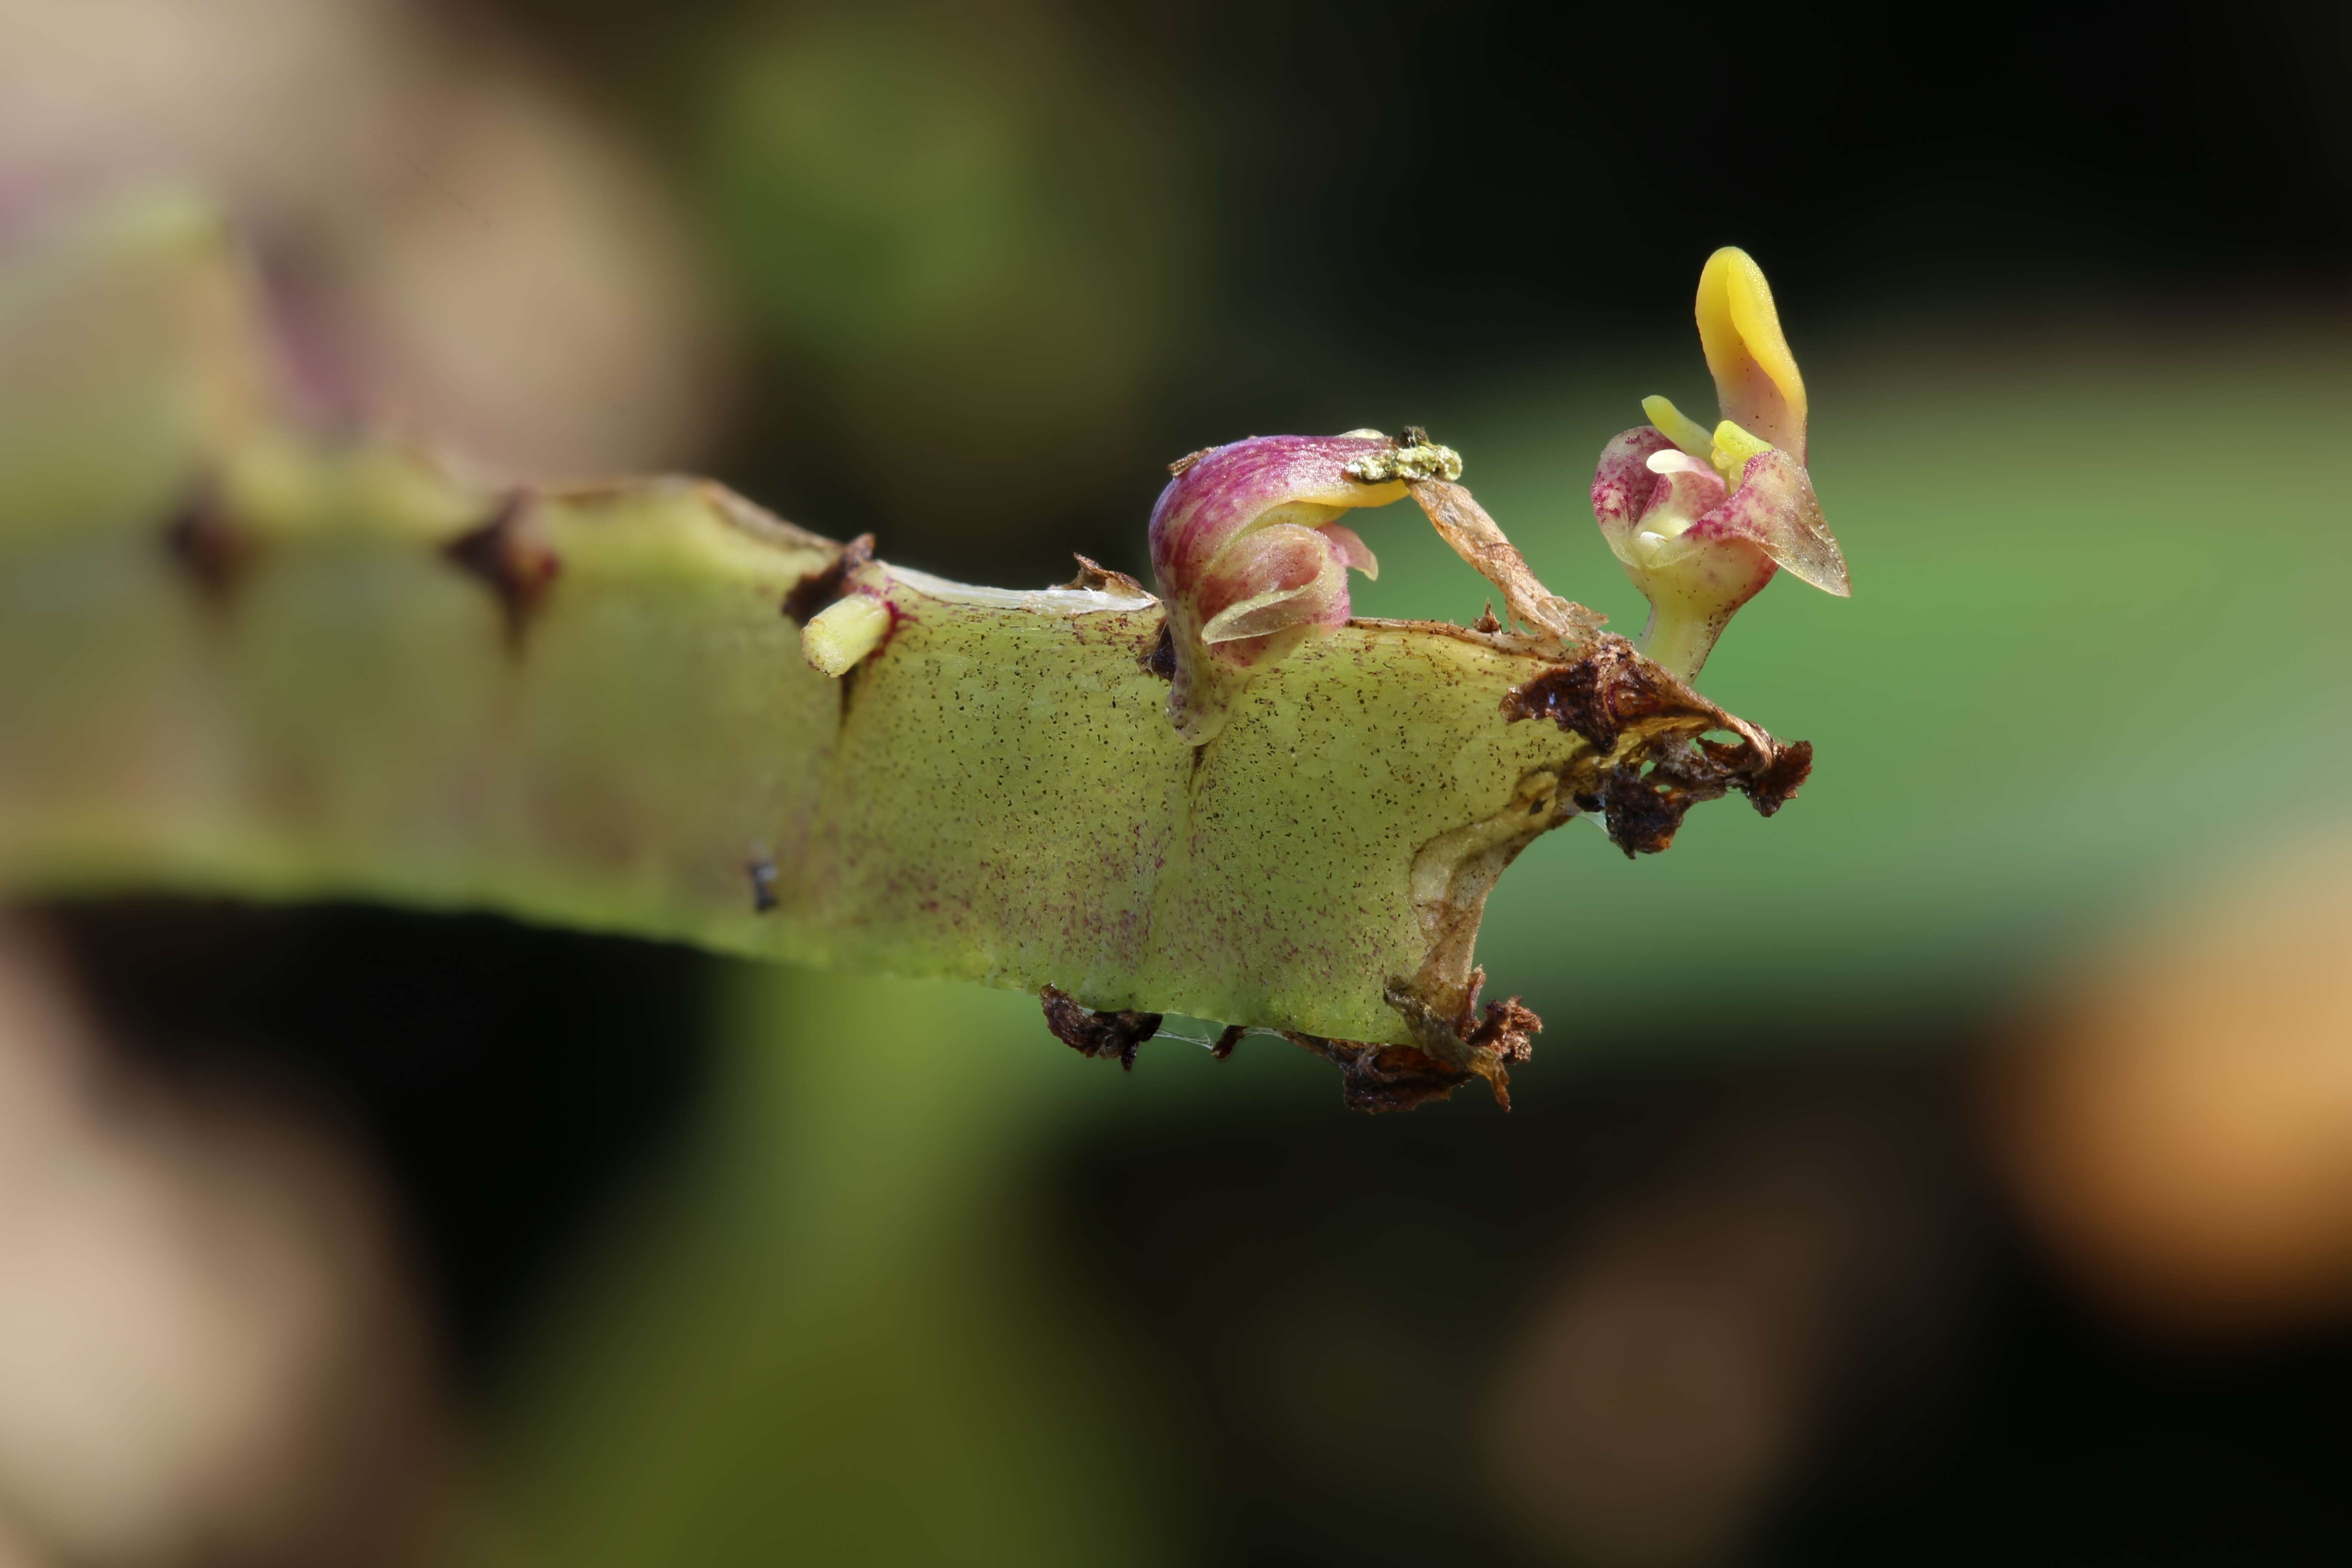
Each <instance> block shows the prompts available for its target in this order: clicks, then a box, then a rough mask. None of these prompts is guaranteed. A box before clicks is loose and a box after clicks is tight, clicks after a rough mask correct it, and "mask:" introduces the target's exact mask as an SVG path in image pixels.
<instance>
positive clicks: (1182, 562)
mask: <svg viewBox="0 0 2352 1568" xmlns="http://www.w3.org/2000/svg"><path fill="white" fill-rule="evenodd" d="M1415 434H1416V435H1417V433H1415ZM1461 468H1462V460H1461V459H1460V458H1457V457H1455V456H1454V454H1453V453H1452V452H1450V451H1448V450H1447V449H1446V448H1444V447H1438V446H1435V445H1434V444H1433V443H1431V442H1428V441H1426V440H1407V441H1402V442H1399V441H1395V440H1391V438H1389V437H1386V436H1382V435H1380V434H1378V433H1377V432H1370V431H1357V432H1352V433H1350V434H1349V435H1346V436H1256V437H1251V438H1250V439H1248V440H1246V441H1236V442H1234V443H1233V444H1232V445H1231V446H1228V447H1214V448H1213V449H1211V450H1209V451H1207V452H1203V453H1201V454H1199V455H1198V456H1196V457H1194V458H1190V459H1187V460H1186V461H1185V462H1183V463H1181V464H1179V465H1178V466H1177V469H1176V476H1175V478H1174V479H1171V481H1170V482H1169V485H1168V488H1167V489H1165V490H1163V491H1161V492H1160V501H1159V504H1158V505H1157V506H1155V507H1153V508H1152V511H1151V569H1152V572H1153V574H1155V575H1156V576H1157V578H1158V579H1159V584H1160V598H1161V600H1162V601H1163V602H1164V604H1165V605H1166V608H1167V614H1168V634H1169V640H1170V645H1171V649H1172V651H1173V653H1174V655H1175V677H1174V681H1173V683H1172V685H1171V687H1170V689H1169V693H1168V716H1169V718H1170V720H1171V721H1173V722H1174V724H1175V726H1176V730H1177V732H1178V733H1179V734H1181V736H1183V738H1184V739H1185V740H1186V741H1187V742H1190V743H1191V744H1192V745H1196V746H1197V745H1201V744H1202V743H1204V742H1207V741H1208V740H1210V739H1211V738H1212V737H1213V736H1214V735H1215V734H1216V733H1217V731H1219V730H1220V729H1222V728H1223V725H1224V721H1225V714H1226V711H1227V710H1228V709H1229V708H1230V707H1231V705H1232V703H1233V701H1234V699H1235V698H1236V697H1238V696H1239V695H1240V693H1241V691H1242V689H1243V688H1244V687H1245V686H1246V685H1248V683H1249V681H1250V679H1251V677H1252V676H1253V675H1254V674H1255V673H1257V672H1259V671H1261V670H1264V669H1265V668H1268V667H1269V666H1271V665H1273V664H1274V663H1276V662H1277V661H1278V660H1280V659H1282V658H1284V657H1286V655H1288V654H1289V653H1290V652H1291V651H1292V650H1293V649H1295V648H1297V647H1298V645H1299V644H1300V643H1302V642H1304V641H1305V640H1306V639H1307V638H1308V637H1315V636H1318V635H1320V634H1322V633H1326V632H1328V631H1329V630H1331V629H1332V628H1333V627H1335V626H1345V625H1346V624H1347V621H1348V610H1349V604H1348V573H1349V570H1350V569H1351V568H1352V569H1353V570H1355V571H1359V572H1361V573H1363V574H1365V575H1366V576H1368V577H1375V576H1378V575H1379V574H1380V563H1379V562H1378V561H1377V560H1375V559H1374V558H1373V555H1372V552H1371V551H1370V548H1369V547H1368V546H1366V544H1365V543H1364V542H1363V540H1362V539H1360V538H1359V537H1358V536H1357V534H1356V531H1354V530H1353V529H1351V528H1349V527H1348V526H1347V524H1345V523H1343V522H1340V521H1338V519H1339V516H1340V515H1341V514H1342V513H1343V512H1345V511H1347V510H1349V509H1350V508H1353V507H1360V506H1385V505H1387V504H1388V503H1389V502H1391V501H1393V500H1402V499H1403V498H1404V495H1405V481H1406V480H1407V479H1420V478H1423V477H1428V476H1431V475H1442V476H1443V477H1446V478H1453V477H1455V476H1458V475H1459V474H1460V472H1461Z"/></svg>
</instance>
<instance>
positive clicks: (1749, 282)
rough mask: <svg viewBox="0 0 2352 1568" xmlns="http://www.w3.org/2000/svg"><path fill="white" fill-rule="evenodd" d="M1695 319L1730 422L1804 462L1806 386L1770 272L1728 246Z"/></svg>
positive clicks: (1711, 271) (1705, 281)
mask: <svg viewBox="0 0 2352 1568" xmlns="http://www.w3.org/2000/svg"><path fill="white" fill-rule="evenodd" d="M1696 315H1697V317H1698V337H1699V342H1700V344H1701V345H1702V346H1704V347H1705V348H1706V368H1707V369H1708V370H1709V371H1710V372H1712V373H1713V374H1714V376H1715V392H1716V398H1717V402H1718V403H1719V405H1721V408H1722V411H1723V417H1725V418H1726V419H1728V420H1731V421H1732V422H1733V423H1735V424H1737V425H1739V426H1743V427H1744V428H1746V429H1748V430H1749V431H1752V432H1753V433H1754V434H1756V435H1757V436H1759V437H1761V438H1763V439H1764V440H1766V441H1769V442H1770V443H1771V444H1772V445H1773V446H1775V447H1780V449H1781V450H1782V451H1784V452H1787V453H1789V454H1790V456H1791V457H1793V458H1796V459H1797V461H1798V462H1799V463H1802V462H1804V460H1805V380H1804V377H1803V376H1801V375H1800V374H1797V356H1796V355H1794V354H1792V353H1790V352H1789V340H1788V339H1787V338H1786V337H1784V336H1782V335H1781V332H1780V311H1779V310H1776V309H1774V308H1773V304H1772V286H1771V285H1770V284H1769V283H1767V282H1765V281H1764V269H1763V268H1760V267H1759V266H1757V265H1756V261H1755V258H1752V257H1750V256H1749V255H1748V253H1747V252H1746V251H1744V250H1742V249H1740V248H1739V247H1737V246H1730V245H1727V246H1725V247H1723V248H1722V249H1721V250H1718V251H1717V252H1716V253H1715V254H1714V255H1713V256H1710V257H1708V258H1706V268H1705V269H1704V270H1702V271H1701V272H1700V273H1699V276H1698V304H1697V308H1696Z"/></svg>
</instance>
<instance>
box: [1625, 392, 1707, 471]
mask: <svg viewBox="0 0 2352 1568" xmlns="http://www.w3.org/2000/svg"><path fill="white" fill-rule="evenodd" d="M1642 412H1643V413H1644V414H1646V415H1648V416H1650V424H1651V425H1652V426H1654V428H1655V429H1656V430H1657V432H1658V434H1659V435H1661V436H1664V437H1665V438H1666V439H1667V440H1669V441H1672V442H1673V443H1674V444H1675V446H1677V447H1681V448H1682V449H1683V450H1684V451H1685V452H1688V453H1689V454H1690V455H1691V456H1692V457H1694V458H1697V459H1698V460H1699V461H1700V462H1702V463H1705V462H1711V461H1713V460H1714V452H1715V442H1714V440H1713V439H1712V438H1711V437H1709V436H1708V435H1707V433H1706V426H1704V425H1702V424H1700V423H1699V422H1698V421H1697V420H1696V419H1694V418H1692V417H1691V416H1689V415H1687V414H1685V413H1684V412H1683V411H1682V410H1681V409H1679V408H1677V407H1675V405H1674V404H1673V402H1672V401H1671V400H1669V399H1667V398H1664V397H1655V396H1653V397H1645V398H1643V399H1642Z"/></svg>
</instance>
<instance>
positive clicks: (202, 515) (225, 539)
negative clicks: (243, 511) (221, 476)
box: [163, 479, 257, 605]
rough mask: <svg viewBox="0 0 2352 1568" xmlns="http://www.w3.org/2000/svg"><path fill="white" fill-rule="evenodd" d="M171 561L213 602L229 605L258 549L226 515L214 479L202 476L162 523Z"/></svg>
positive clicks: (224, 505)
mask: <svg viewBox="0 0 2352 1568" xmlns="http://www.w3.org/2000/svg"><path fill="white" fill-rule="evenodd" d="M163 548H164V550H165V551H167V552H169V553H170V555H171V558H172V563H173V565H175V566H177V567H178V568H179V569H180V571H181V572H183V573H184V574H186V576H187V578H188V580H189V581H190V582H192V583H194V584H195V585H196V586H197V588H198V589H200V590H201V591H202V592H203V594H204V595H205V597H206V598H207V599H209V600H211V601H212V602H213V603H214V604H216V605H226V604H227V603H228V601H229V599H230V597H231V595H234V594H235V593H236V585H237V584H238V583H240V582H242V581H243V580H244V577H245V574H246V569H247V567H249V566H251V565H252V564H253V559H254V556H255V555H256V554H257V548H256V546H255V544H254V542H253V539H252V537H251V536H250V535H249V534H247V533H246V532H245V531H243V530H241V529H239V528H238V527H237V526H236V522H235V521H233V520H231V518H230V517H229V515H228V506H227V503H226V501H225V500H223V499H222V497H221V491H220V485H219V483H218V482H217V481H216V480H214V479H203V480H200V481H199V482H198V483H197V484H196V486H195V487H194V489H191V490H190V491H189V492H188V496H187V499H186V500H183V501H182V502H181V503H180V507H179V510H176V511H174V512H173V514H172V519H171V521H169V522H168V523H166V524H165V525H164V528H163Z"/></svg>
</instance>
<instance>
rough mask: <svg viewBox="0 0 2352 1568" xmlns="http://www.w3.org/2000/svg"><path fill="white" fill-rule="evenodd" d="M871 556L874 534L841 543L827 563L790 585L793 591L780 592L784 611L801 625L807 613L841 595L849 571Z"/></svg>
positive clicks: (806, 619)
mask: <svg viewBox="0 0 2352 1568" xmlns="http://www.w3.org/2000/svg"><path fill="white" fill-rule="evenodd" d="M873 559H874V536H873V535H872V534H870V533H861V534H859V535H858V536H857V537H856V538H855V539H853V540H851V541H850V542H848V543H846V544H845V545H843V546H842V547H841V552H840V553H839V554H837V555H835V557H834V558H833V560H832V561H831V563H828V564H826V565H824V566H822V567H819V568H818V569H817V570H816V571H814V572H812V573H810V574H808V575H807V576H805V577H803V578H802V579H801V580H800V581H799V582H798V583H796V584H793V591H792V592H791V593H789V594H786V595H784V614H785V615H787V616H790V617H792V619H793V620H794V621H796V622H798V623H799V624H800V625H802V626H806V625H808V624H809V619H810V617H811V616H814V615H815V614H816V613H817V612H818V611H819V610H822V609H824V607H825V606H826V605H830V604H832V603H833V602H834V601H835V599H838V598H840V597H841V595H842V594H843V592H844V591H845V590H844V588H843V584H844V583H845V581H846V580H847V578H848V576H849V574H851V573H852V572H855V571H856V570H857V569H858V568H859V567H860V566H863V565H865V564H866V563H867V562H869V561H871V560H873Z"/></svg>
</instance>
